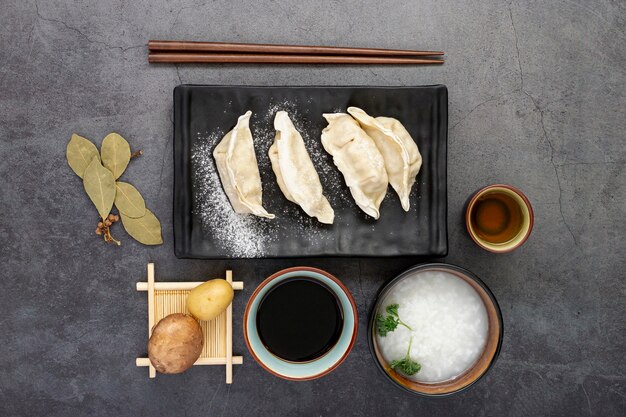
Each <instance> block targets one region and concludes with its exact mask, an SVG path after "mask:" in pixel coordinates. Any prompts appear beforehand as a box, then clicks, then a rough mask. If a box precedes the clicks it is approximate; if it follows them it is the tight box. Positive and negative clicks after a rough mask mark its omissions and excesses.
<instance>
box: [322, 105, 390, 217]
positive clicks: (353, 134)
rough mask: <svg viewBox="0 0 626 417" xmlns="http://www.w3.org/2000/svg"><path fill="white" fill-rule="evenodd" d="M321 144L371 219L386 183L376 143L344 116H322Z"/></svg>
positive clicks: (377, 209) (387, 181) (348, 116)
mask: <svg viewBox="0 0 626 417" xmlns="http://www.w3.org/2000/svg"><path fill="white" fill-rule="evenodd" d="M324 118H325V119H326V120H327V121H328V126H327V127H326V128H325V129H324V130H322V145H323V146H324V149H326V152H328V153H329V154H331V155H332V156H333V162H334V163H335V165H336V166H337V168H338V169H339V171H341V173H342V174H343V178H344V180H345V181H346V185H347V186H348V187H349V188H350V193H351V194H352V197H353V198H354V201H355V202H356V204H357V205H358V206H359V207H360V208H361V210H363V211H364V212H365V213H367V214H369V215H370V216H372V217H373V218H375V219H378V217H380V212H379V207H380V203H381V202H382V201H383V199H384V198H385V194H386V193H387V186H388V185H389V180H388V178H387V171H386V170H385V161H384V159H383V156H382V155H381V154H380V151H379V150H378V148H377V147H376V144H375V143H374V141H373V140H372V138H370V137H369V136H368V135H367V133H365V131H363V129H361V127H360V126H359V124H358V123H357V122H356V121H355V120H354V119H353V118H352V117H350V115H349V114H346V113H332V114H324Z"/></svg>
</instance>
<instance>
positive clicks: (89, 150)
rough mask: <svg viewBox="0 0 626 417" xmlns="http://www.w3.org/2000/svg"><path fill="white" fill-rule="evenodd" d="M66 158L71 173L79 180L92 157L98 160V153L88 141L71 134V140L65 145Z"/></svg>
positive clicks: (94, 146)
mask: <svg viewBox="0 0 626 417" xmlns="http://www.w3.org/2000/svg"><path fill="white" fill-rule="evenodd" d="M66 156H67V163H68V164H69V166H70V168H72V171H74V172H75V173H76V175H78V176H79V177H81V178H83V174H84V172H85V169H87V166H89V164H90V163H91V161H92V160H93V158H94V157H98V160H100V153H99V152H98V148H96V145H94V144H93V143H92V142H91V141H90V140H89V139H86V138H84V137H82V136H79V135H77V134H76V133H73V134H72V138H71V139H70V141H69V142H68V143H67V149H66Z"/></svg>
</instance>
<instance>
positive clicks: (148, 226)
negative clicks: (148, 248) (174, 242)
mask: <svg viewBox="0 0 626 417" xmlns="http://www.w3.org/2000/svg"><path fill="white" fill-rule="evenodd" d="M121 217H122V224H123V225H124V229H126V231H127V232H128V234H129V235H131V236H132V237H133V239H135V240H136V241H138V242H139V243H143V244H144V245H160V244H162V243H163V237H162V236H161V222H159V219H157V218H156V216H155V215H154V214H152V212H151V211H150V210H148V209H146V214H144V215H143V217H139V218H137V219H133V218H132V217H128V216H125V215H124V213H121Z"/></svg>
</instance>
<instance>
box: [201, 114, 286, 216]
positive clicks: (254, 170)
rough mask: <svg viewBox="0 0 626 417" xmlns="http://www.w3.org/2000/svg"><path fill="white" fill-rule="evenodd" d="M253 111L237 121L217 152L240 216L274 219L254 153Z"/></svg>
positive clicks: (224, 180)
mask: <svg viewBox="0 0 626 417" xmlns="http://www.w3.org/2000/svg"><path fill="white" fill-rule="evenodd" d="M250 115H252V112H251V111H248V112H246V114H244V115H243V116H241V117H239V119H238V120H237V125H236V126H235V127H234V128H233V130H231V131H230V132H228V133H227V134H226V136H224V139H222V140H221V141H220V143H218V144H217V146H216V147H215V149H214V150H213V157H214V158H215V163H216V165H217V172H218V173H219V175H220V180H221V181H222V186H224V191H225V192H226V195H227V196H228V199H229V200H230V204H231V205H232V206H233V209H234V210H235V212H236V213H242V214H243V213H252V214H254V215H255V216H259V217H266V218H268V219H273V218H274V215H273V214H270V213H268V212H267V211H266V210H265V209H264V208H263V206H262V188H261V175H260V174H259V166H258V165H257V161H256V155H255V154H254V144H253V142H252V132H251V131H250Z"/></svg>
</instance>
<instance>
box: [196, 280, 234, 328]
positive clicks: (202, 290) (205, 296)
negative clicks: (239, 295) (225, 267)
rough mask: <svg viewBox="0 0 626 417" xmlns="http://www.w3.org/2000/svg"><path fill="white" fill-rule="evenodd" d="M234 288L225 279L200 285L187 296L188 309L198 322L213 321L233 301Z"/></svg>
mask: <svg viewBox="0 0 626 417" xmlns="http://www.w3.org/2000/svg"><path fill="white" fill-rule="evenodd" d="M234 295H235V292H234V291H233V287H232V286H231V285H230V284H229V283H228V281H226V280H224V279H219V278H218V279H212V280H210V281H207V282H205V283H202V284H200V285H198V286H197V287H196V288H194V289H193V290H191V291H190V292H189V295H188V296H187V309H188V310H189V312H190V313H191V314H192V315H193V316H194V317H195V318H197V319H198V320H212V319H214V318H215V317H217V316H219V315H220V314H221V313H222V312H223V311H224V310H226V307H228V306H229V305H230V303H231V302H232V301H233V296H234Z"/></svg>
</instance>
